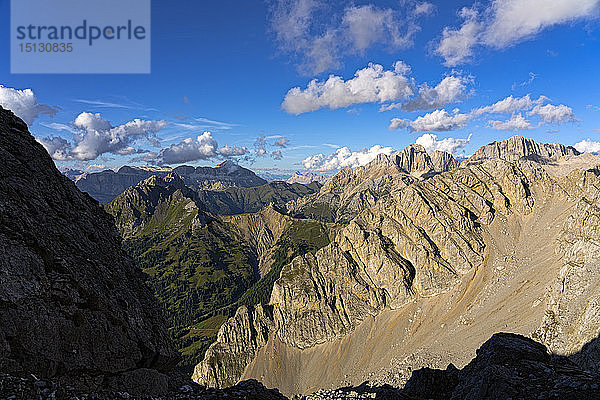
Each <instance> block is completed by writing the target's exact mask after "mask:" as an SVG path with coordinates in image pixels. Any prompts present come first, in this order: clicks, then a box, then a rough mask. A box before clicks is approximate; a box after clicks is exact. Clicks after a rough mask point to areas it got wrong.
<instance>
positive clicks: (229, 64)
mask: <svg viewBox="0 0 600 400" xmlns="http://www.w3.org/2000/svg"><path fill="white" fill-rule="evenodd" d="M538 3H539V4H538ZM551 3H552V5H550V6H547V5H546V6H544V7H541V6H540V4H547V2H544V1H542V0H529V1H525V0H495V1H483V2H478V3H475V2H473V1H444V2H441V1H439V2H433V1H432V2H429V3H427V2H422V1H416V2H415V1H409V0H404V1H370V2H369V1H357V2H353V3H350V2H338V3H332V2H325V1H320V0H300V1H287V0H274V1H269V2H261V1H220V2H189V1H179V0H175V1H169V2H167V1H156V0H155V1H153V2H152V73H151V74H148V75H133V74H132V75H125V74H123V75H115V74H107V75H85V74H84V75H68V74H57V75H45V74H40V75H31V74H23V75H20V74H11V73H10V65H9V64H10V63H9V57H8V54H9V34H10V32H9V29H10V28H9V27H10V23H9V22H10V21H9V14H10V13H9V2H8V1H7V0H0V15H1V16H2V17H1V18H2V19H3V21H2V23H0V35H1V38H2V39H1V40H0V52H2V54H5V56H4V57H2V58H1V59H0V85H2V86H3V88H1V89H0V104H2V105H3V106H7V107H9V108H11V106H12V107H13V108H15V109H16V108H17V107H19V106H21V107H26V106H27V105H31V103H30V102H29V103H27V101H29V100H31V99H30V98H25V99H21V97H27V96H31V94H28V93H24V92H19V91H20V90H23V89H31V90H32V91H33V96H35V101H37V103H35V104H36V106H39V105H47V106H50V107H54V106H58V107H60V109H58V111H57V112H56V113H55V115H54V116H52V117H51V116H49V115H46V114H44V113H41V114H40V113H39V110H43V108H41V109H40V108H37V109H36V110H37V114H36V111H35V110H33V111H32V110H27V109H26V108H24V109H23V110H22V111H21V112H22V113H25V115H30V117H31V121H30V122H31V124H30V130H31V132H32V133H33V134H34V135H35V136H36V137H38V138H40V139H42V138H52V137H60V138H62V139H63V141H56V140H55V141H54V142H51V141H50V140H49V139H48V140H47V141H46V142H44V143H46V145H47V148H48V149H49V152H52V154H55V155H56V158H57V161H56V163H57V165H59V166H69V167H73V168H81V169H85V168H89V169H90V170H92V169H94V168H95V167H94V165H96V166H99V165H102V166H104V167H105V168H114V167H118V166H120V165H123V164H129V165H131V164H137V165H140V164H148V163H151V162H154V163H156V162H158V163H165V162H167V163H177V162H178V161H184V162H185V163H186V164H192V165H212V164H215V163H217V162H219V161H220V160H223V159H225V158H226V157H233V158H234V159H235V160H236V161H238V162H239V163H240V164H242V165H245V166H249V167H250V168H254V169H264V168H273V169H283V170H298V169H303V168H305V167H310V168H312V169H314V170H316V171H322V172H332V171H335V170H336V169H337V168H339V167H343V166H346V165H352V166H355V165H359V164H362V163H364V162H366V161H368V160H370V159H371V158H372V157H373V156H374V155H375V154H376V153H378V152H390V151H394V150H401V149H402V148H404V147H405V146H406V145H408V144H410V143H414V142H415V141H417V142H419V143H422V144H425V145H426V147H427V148H428V150H434V149H444V150H452V151H453V152H454V153H455V155H457V156H464V155H468V154H470V153H472V152H473V151H474V150H476V149H477V148H478V147H479V146H481V145H483V144H486V143H489V142H491V141H493V140H502V139H505V138H507V137H509V136H512V135H514V134H517V133H518V134H523V135H524V136H527V137H533V138H535V139H537V140H540V141H544V142H561V143H564V144H569V145H574V144H576V143H579V145H578V148H580V149H582V150H586V151H595V152H598V151H600V143H598V142H600V133H599V132H600V131H598V129H599V128H600V79H598V71H599V70H600V68H599V67H600V57H599V56H598V55H599V54H600V42H599V39H600V29H599V23H598V21H599V20H598V3H599V1H598V0H577V1H575V0H568V1H567V0H556V1H553V2H551ZM398 61H401V62H402V63H401V64H397V62H398ZM369 65H374V66H371V67H369ZM378 66H381V68H380V69H379V70H378V68H379V67H378ZM395 66H397V68H396V69H395ZM365 68H370V69H369V70H367V72H370V73H371V75H369V77H363V78H364V79H362V80H359V81H355V82H348V81H349V80H351V79H352V78H353V77H354V74H355V73H356V71H358V70H362V69H365ZM330 75H334V76H337V77H339V78H338V79H333V80H330V81H329V82H328V84H325V85H323V82H325V81H327V80H328V79H329V77H330ZM384 76H385V77H387V78H384ZM445 78H446V79H445ZM313 79H316V80H317V81H316V84H315V87H314V88H313V89H310V88H308V89H307V86H308V83H309V82H310V81H311V80H313ZM444 79H445V81H444V83H445V84H444V85H440V86H439V87H438V85H439V84H440V83H441V82H443V80H444ZM425 84H426V85H427V86H426V87H425V86H423V85H425ZM295 87H298V88H299V89H298V90H297V91H296V92H293V93H292V92H290V93H289V94H288V91H290V89H292V88H295ZM13 89H15V90H19V91H14V90H13ZM2 91H4V94H2V93H3V92H2ZM286 94H287V97H286ZM526 95H529V98H524V96H526ZM19 96H21V97H19ZM509 96H513V97H512V99H511V100H510V101H508V102H504V103H502V104H500V105H497V106H496V108H495V109H494V110H495V111H494V110H492V108H491V106H492V105H494V104H495V103H497V102H498V101H501V100H503V99H506V98H507V97H509ZM21 100H22V102H23V104H21V103H18V102H19V101H21ZM284 100H285V101H286V103H285V104H284ZM15 102H17V103H18V104H17V103H15ZM15 104H17V105H15ZM282 104H284V106H283V107H282ZM382 105H383V106H384V107H382ZM336 107H339V108H336ZM484 107H488V108H487V109H486V108H484ZM332 108H333V109H332ZM382 108H389V110H388V111H382V110H381V109H382ZM501 109H502V111H503V112H497V111H499V110H501ZM409 110H412V111H409ZM28 112H29V114H27V113H28ZM81 113H91V114H97V113H100V116H95V117H94V116H90V115H84V116H82V115H80V114H81ZM38 114H39V115H38ZM419 117H420V118H421V119H420V120H418V119H419ZM136 118H137V119H140V120H142V122H143V123H141V122H140V121H138V122H137V123H133V124H132V123H131V121H134V120H135V119H136ZM392 120H394V121H396V124H395V125H396V126H397V127H399V128H398V129H393V130H390V125H391V124H392ZM106 121H108V123H110V128H111V129H112V128H114V127H119V126H122V127H124V128H123V132H125V133H124V135H129V134H130V133H129V132H131V135H132V136H128V137H125V139H124V141H125V142H126V143H122V145H119V146H117V147H114V146H113V147H110V146H108V147H107V146H105V145H103V143H101V140H100V139H99V140H100V142H99V141H94V142H91V143H88V142H85V143H84V144H85V145H86V146H87V147H86V148H85V149H84V151H83V150H81V148H82V147H83V145H82V144H81V143H80V144H79V147H78V141H81V139H82V138H83V137H85V135H89V134H90V131H91V130H92V129H100V128H97V126H95V125H93V124H94V123H104V122H106ZM128 122H130V123H129V125H127V123H128ZM94 127H95V128H94ZM107 129H109V128H107ZM205 131H209V132H210V134H209V135H208V136H207V135H206V134H205V135H204V136H202V135H203V132H205ZM74 135H75V136H74ZM199 136H201V137H202V139H201V140H200V141H199V139H198V137H199ZM261 136H264V138H263V139H264V140H262V141H261V140H259V141H258V142H257V138H260V137H261ZM185 139H188V141H187V142H184V143H183V144H182V142H183V141H184V140H185ZM444 139H447V140H446V141H443V140H444ZM586 139H589V141H585V142H583V144H582V141H583V140H586ZM276 142H277V143H276ZM186 143H187V144H186ZM376 145H378V146H377V147H373V146H376ZM53 146H54V147H53ZM90 146H92V147H94V146H96V147H94V148H90ZM342 147H347V148H348V149H344V150H342V151H338V153H337V156H336V157H333V156H331V155H332V154H334V153H335V152H336V150H338V149H339V148H342ZM223 148H225V150H221V149H223ZM57 149H58V150H60V151H58V152H57V153H54V152H53V151H55V150H57ZM142 151H147V152H145V153H143V152H142ZM133 152H136V153H137V154H131V153H133ZM117 153H121V154H117ZM124 153H129V154H127V155H123V154H124ZM232 154H239V155H237V156H236V155H232ZM315 155H316V156H315ZM141 158H144V161H142V160H141ZM136 159H137V161H134V160H136ZM303 161H304V162H303Z"/></svg>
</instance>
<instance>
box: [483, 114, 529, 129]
mask: <svg viewBox="0 0 600 400" xmlns="http://www.w3.org/2000/svg"><path fill="white" fill-rule="evenodd" d="M489 126H490V127H492V128H493V129H497V130H501V131H523V130H527V129H533V126H532V125H531V122H529V121H528V120H526V119H525V117H523V115H521V114H513V115H512V116H511V117H510V119H509V120H508V121H489Z"/></svg>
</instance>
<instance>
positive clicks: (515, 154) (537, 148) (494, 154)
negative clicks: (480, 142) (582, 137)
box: [466, 135, 580, 164]
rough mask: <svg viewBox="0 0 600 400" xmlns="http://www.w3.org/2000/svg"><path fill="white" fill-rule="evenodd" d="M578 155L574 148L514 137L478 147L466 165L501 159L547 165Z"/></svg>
mask: <svg viewBox="0 0 600 400" xmlns="http://www.w3.org/2000/svg"><path fill="white" fill-rule="evenodd" d="M579 154H580V153H579V152H578V151H577V150H575V148H574V147H571V146H565V145H562V144H560V143H553V144H547V143H538V142H536V141H535V140H533V139H527V138H524V137H523V136H520V135H516V136H513V137H511V138H509V139H506V140H503V141H501V142H493V143H490V144H488V145H485V146H482V147H480V148H479V149H478V150H477V151H476V152H475V153H474V154H473V155H472V156H471V157H469V159H468V160H467V161H466V163H467V164H474V163H478V162H481V161H483V160H490V159H501V160H506V161H511V162H517V161H520V160H529V161H535V162H538V163H548V162H550V161H556V160H557V159H558V158H559V157H561V156H577V155H579Z"/></svg>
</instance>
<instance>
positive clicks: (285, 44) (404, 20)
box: [269, 0, 433, 74]
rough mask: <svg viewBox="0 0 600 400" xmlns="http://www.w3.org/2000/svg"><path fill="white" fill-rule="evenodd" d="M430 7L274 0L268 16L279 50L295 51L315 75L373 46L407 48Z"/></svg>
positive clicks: (302, 67) (304, 69)
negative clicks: (382, 6) (390, 6)
mask: <svg viewBox="0 0 600 400" xmlns="http://www.w3.org/2000/svg"><path fill="white" fill-rule="evenodd" d="M432 12H433V6H432V5H431V4H430V3H427V2H425V3H416V2H415V1H408V2H403V4H402V6H401V7H398V8H381V7H377V6H375V5H373V4H366V5H349V6H347V7H346V8H344V9H343V10H340V11H339V12H338V10H337V9H335V8H334V6H332V5H331V4H330V3H329V2H326V1H325V0H274V1H272V2H271V7H270V15H269V18H270V20H271V27H272V28H273V31H274V33H275V35H276V38H277V41H278V43H279V45H280V48H281V50H282V51H283V52H284V53H288V54H292V55H294V56H299V58H300V60H299V61H300V65H299V69H300V70H301V71H302V72H306V73H308V74H319V73H322V72H324V71H327V70H330V69H332V68H337V67H339V66H341V59H342V58H343V57H344V56H346V55H354V54H364V53H365V52H366V51H367V50H368V49H370V48H371V47H375V46H378V47H383V48H387V49H388V50H390V51H396V50H399V49H403V48H407V47H410V46H411V45H412V44H413V37H414V35H415V33H416V32H418V31H419V29H420V27H419V26H418V24H417V20H418V19H419V18H422V17H425V16H427V15H430V14H431V13H432ZM324 15H327V18H323V16H324Z"/></svg>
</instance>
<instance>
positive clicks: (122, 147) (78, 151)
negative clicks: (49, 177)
mask: <svg viewBox="0 0 600 400" xmlns="http://www.w3.org/2000/svg"><path fill="white" fill-rule="evenodd" d="M166 126H167V123H166V122H165V121H146V120H141V119H137V118H136V119H134V120H132V121H128V122H126V123H124V124H122V125H118V126H115V127H113V126H112V125H111V123H110V122H109V121H108V120H106V119H104V118H103V117H102V115H101V114H99V113H98V114H92V113H87V112H83V113H81V114H79V115H78V116H77V118H75V121H73V123H72V127H71V126H69V125H64V124H59V125H57V126H56V129H58V130H66V131H69V132H71V133H73V143H68V142H67V141H66V140H65V139H62V138H58V137H55V136H54V137H49V138H38V141H39V142H40V143H42V144H43V145H44V146H45V147H46V149H47V150H48V153H49V154H50V155H51V156H52V158H54V159H55V160H59V161H65V160H79V161H89V160H95V159H96V158H98V157H99V156H101V155H102V154H105V153H112V154H120V155H129V154H136V153H143V152H145V151H144V150H140V149H136V148H135V147H134V146H133V145H134V144H135V142H136V141H138V140H140V139H147V140H149V141H151V142H153V143H155V144H157V142H158V140H157V138H156V134H157V133H158V132H159V131H160V130H162V129H163V128H165V127H166ZM57 146H58V147H57Z"/></svg>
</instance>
